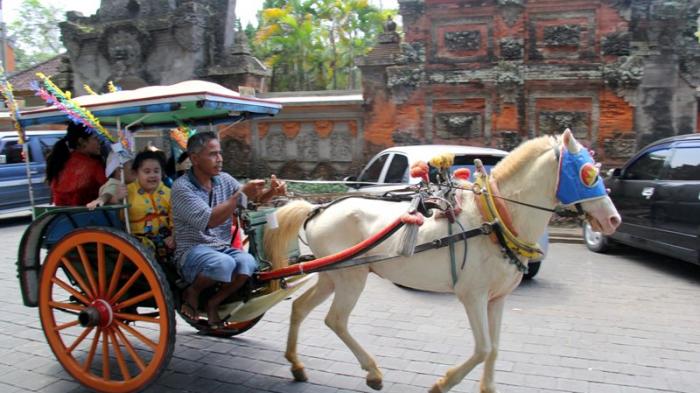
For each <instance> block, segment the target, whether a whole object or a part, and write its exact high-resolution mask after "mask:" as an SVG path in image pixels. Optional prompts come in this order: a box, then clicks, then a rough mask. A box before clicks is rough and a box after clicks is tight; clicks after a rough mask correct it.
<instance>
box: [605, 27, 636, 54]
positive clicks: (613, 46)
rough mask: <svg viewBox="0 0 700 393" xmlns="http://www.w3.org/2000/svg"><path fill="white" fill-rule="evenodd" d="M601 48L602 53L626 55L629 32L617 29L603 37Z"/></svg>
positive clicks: (628, 46) (628, 52)
mask: <svg viewBox="0 0 700 393" xmlns="http://www.w3.org/2000/svg"><path fill="white" fill-rule="evenodd" d="M601 48H602V51H603V54H604V55H615V56H627V55H629V54H630V33H629V32H627V31H618V32H615V33H610V34H608V35H606V36H604V37H603V40H602V42H601Z"/></svg>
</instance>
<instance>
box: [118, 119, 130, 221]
mask: <svg viewBox="0 0 700 393" xmlns="http://www.w3.org/2000/svg"><path fill="white" fill-rule="evenodd" d="M124 132H128V130H125V131H124ZM117 136H118V137H119V138H118V139H119V143H120V144H121V136H122V122H121V118H120V117H119V116H117ZM124 136H125V137H126V134H124ZM121 147H122V148H123V147H124V146H121ZM119 169H120V171H121V173H122V174H121V181H122V184H123V185H125V184H126V181H125V180H124V163H123V162H122V160H121V158H120V159H119ZM122 202H123V203H124V205H125V207H124V224H126V233H131V225H130V223H129V207H128V206H126V205H127V204H128V203H129V202H128V200H127V197H124V199H123V200H122Z"/></svg>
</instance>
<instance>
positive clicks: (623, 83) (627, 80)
mask: <svg viewBox="0 0 700 393" xmlns="http://www.w3.org/2000/svg"><path fill="white" fill-rule="evenodd" d="M602 73H603V81H604V82H605V84H606V85H607V86H609V87H611V88H613V89H631V88H636V87H637V85H639V83H640V82H641V80H642V76H643V74H644V60H643V59H642V58H641V57H639V56H627V57H620V58H619V59H617V61H616V62H614V63H611V64H605V65H603V70H602Z"/></svg>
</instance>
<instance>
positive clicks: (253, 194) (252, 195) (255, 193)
mask: <svg viewBox="0 0 700 393" xmlns="http://www.w3.org/2000/svg"><path fill="white" fill-rule="evenodd" d="M264 187H265V180H259V179H258V180H251V181H249V182H248V183H246V184H244V185H243V187H241V191H243V193H244V194H245V195H246V196H247V197H248V199H249V200H251V201H255V200H257V199H258V197H260V195H261V194H262V192H263V188H264Z"/></svg>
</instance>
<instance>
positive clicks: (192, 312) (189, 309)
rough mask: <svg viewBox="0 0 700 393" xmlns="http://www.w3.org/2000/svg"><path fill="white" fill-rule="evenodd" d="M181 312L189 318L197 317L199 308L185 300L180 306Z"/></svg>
mask: <svg viewBox="0 0 700 393" xmlns="http://www.w3.org/2000/svg"><path fill="white" fill-rule="evenodd" d="M180 314H182V315H184V316H185V317H187V318H189V319H194V320H196V319H197V310H196V309H195V308H194V307H193V306H192V305H191V304H189V303H187V302H183V303H182V307H181V308H180Z"/></svg>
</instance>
